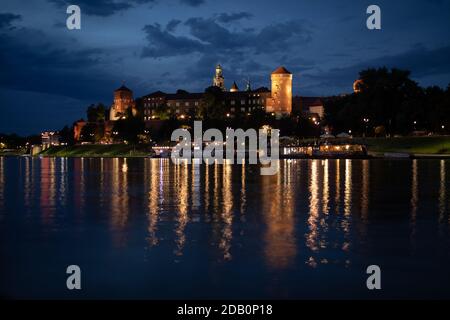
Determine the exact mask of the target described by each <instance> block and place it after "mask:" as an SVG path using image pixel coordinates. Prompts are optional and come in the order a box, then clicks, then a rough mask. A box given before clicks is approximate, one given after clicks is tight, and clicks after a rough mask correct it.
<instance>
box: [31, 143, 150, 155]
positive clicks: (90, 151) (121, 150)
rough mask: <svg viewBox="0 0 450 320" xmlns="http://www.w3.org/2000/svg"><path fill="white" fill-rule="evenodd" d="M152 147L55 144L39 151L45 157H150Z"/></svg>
mask: <svg viewBox="0 0 450 320" xmlns="http://www.w3.org/2000/svg"><path fill="white" fill-rule="evenodd" d="M152 154H153V152H152V150H151V148H150V147H147V146H131V145H127V144H112V145H75V146H54V147H51V148H49V149H46V150H44V151H42V152H41V153H39V155H40V156H44V157H92V158H96V157H103V158H108V157H130V158H132V157H150V156H151V155H152Z"/></svg>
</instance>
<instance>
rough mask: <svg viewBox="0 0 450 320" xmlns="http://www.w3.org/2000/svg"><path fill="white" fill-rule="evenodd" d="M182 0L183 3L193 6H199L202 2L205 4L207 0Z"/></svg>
mask: <svg viewBox="0 0 450 320" xmlns="http://www.w3.org/2000/svg"><path fill="white" fill-rule="evenodd" d="M180 2H181V3H183V4H187V5H189V6H191V7H198V6H200V5H202V4H204V3H205V2H206V1H205V0H180Z"/></svg>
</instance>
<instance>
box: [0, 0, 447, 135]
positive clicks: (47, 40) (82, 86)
mask: <svg viewBox="0 0 450 320" xmlns="http://www.w3.org/2000/svg"><path fill="white" fill-rule="evenodd" d="M68 4H77V5H79V6H80V7H81V14H82V18H81V20H82V21H81V30H68V29H67V28H66V18H67V16H68V15H67V14H66V8H67V5H68ZM370 4H377V5H379V6H380V7H381V13H382V30H375V31H370V30H368V29H367V28H366V19H367V16H368V15H367V14H366V9H367V7H368V5H370ZM449 35H450V0H433V1H431V0H429V1H425V0H422V1H411V0H408V1H407V0H401V1H392V0H391V1H381V0H375V1H373V0H371V1H356V0H353V1H350V0H341V1H336V0H314V1H311V0H277V1H264V0H239V1H235V0H225V1H219V0H133V1H125V0H99V1H90V0H74V1H71V2H70V3H69V2H68V1H64V0H30V1H25V0H6V1H5V0H2V6H1V8H0V101H1V105H0V132H3V133H12V132H16V133H19V134H31V133H39V132H40V131H42V130H54V129H60V128H62V127H63V126H64V125H66V124H68V125H70V124H72V123H73V122H74V121H75V120H77V119H79V118H82V117H85V112H84V111H85V109H86V107H87V106H88V105H89V104H90V103H97V102H103V103H104V104H106V105H107V106H109V105H110V104H111V102H112V92H113V90H114V89H116V88H117V87H119V86H120V85H121V84H122V81H125V84H126V85H127V86H128V87H129V88H131V89H132V90H133V91H134V94H135V97H138V96H142V95H144V94H148V93H151V92H153V91H156V90H162V91H166V92H175V91H176V90H177V89H185V90H188V91H191V92H195V91H203V90H204V88H206V87H207V86H209V85H211V81H212V77H213V74H214V67H215V64H217V63H221V64H222V65H223V67H224V76H225V81H226V85H227V86H228V87H230V86H231V84H232V82H233V81H236V82H237V83H238V85H239V86H240V87H241V88H244V87H245V84H244V79H246V78H250V80H251V82H252V86H253V87H254V88H255V87H259V86H267V87H269V86H270V73H271V71H273V70H274V69H275V68H276V67H277V66H279V65H284V66H286V68H287V69H289V70H290V71H291V72H292V73H293V74H294V94H298V95H303V96H326V95H332V94H341V93H348V92H351V88H352V83H353V81H354V80H355V79H356V78H357V76H358V72H359V71H360V70H362V69H364V68H366V67H381V66H384V65H385V66H388V67H393V66H396V67H399V68H406V69H409V70H411V72H412V78H413V79H415V80H416V81H418V82H419V84H420V85H423V86H428V85H439V86H441V87H446V86H447V85H448V84H449V83H450V58H449V57H450V40H449V39H450V37H449Z"/></svg>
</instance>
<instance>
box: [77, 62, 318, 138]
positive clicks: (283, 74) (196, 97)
mask: <svg viewBox="0 0 450 320" xmlns="http://www.w3.org/2000/svg"><path fill="white" fill-rule="evenodd" d="M270 78H271V89H270V90H269V89H268V88H266V87H260V88H257V89H252V88H251V85H250V82H249V81H248V82H247V83H246V86H245V90H240V89H239V87H238V85H237V83H236V82H233V84H232V85H231V87H230V89H229V90H227V89H226V86H225V77H224V74H223V69H222V66H221V65H220V64H219V65H217V66H216V69H215V75H214V78H213V81H212V86H213V87H216V88H218V90H220V100H221V101H220V102H221V103H222V105H223V106H224V109H225V110H226V111H225V112H226V116H227V117H231V118H233V117H235V116H237V114H239V113H240V114H245V115H247V116H251V114H252V112H253V111H255V110H257V109H259V110H261V109H262V110H265V112H267V113H271V114H273V115H274V116H276V117H277V118H281V117H283V116H289V115H291V114H292V113H293V112H295V113H296V114H299V113H304V114H309V115H310V116H311V117H317V118H318V119H319V118H322V117H323V114H324V109H323V103H322V100H321V99H320V98H317V97H299V96H296V97H293V95H292V81H293V74H292V73H291V72H289V71H288V70H287V69H286V68H285V67H282V66H280V67H278V68H277V69H276V70H275V71H273V72H272V73H271V76H270ZM205 95H206V93H204V92H203V93H189V92H186V91H183V90H179V91H177V92H176V93H165V92H162V91H156V92H153V93H150V94H148V95H145V96H143V97H141V98H138V99H136V100H135V99H134V98H133V92H132V90H130V89H129V88H127V87H126V86H125V85H122V86H121V87H120V88H118V89H116V90H115V91H114V100H113V103H112V105H111V108H110V110H109V119H107V120H108V121H107V123H106V125H105V134H106V135H109V134H110V133H111V132H110V131H111V130H112V127H113V124H114V121H117V120H119V119H121V118H124V117H126V114H127V112H128V110H131V111H132V112H133V114H136V113H137V110H140V111H141V112H142V113H143V119H144V121H145V123H146V126H147V127H152V122H155V121H157V120H159V117H158V114H159V111H160V110H161V108H162V109H165V110H166V111H167V113H168V114H171V115H173V116H175V117H176V118H178V119H186V118H188V117H190V115H192V114H195V109H196V108H199V107H200V106H201V104H202V103H203V101H204V99H205ZM85 124H86V123H85V122H83V121H79V122H77V123H76V124H75V140H79V138H80V133H81V129H82V127H83V126H84V125H85ZM77 133H78V134H77Z"/></svg>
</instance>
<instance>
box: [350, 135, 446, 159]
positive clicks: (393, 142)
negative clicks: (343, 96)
mask: <svg viewBox="0 0 450 320" xmlns="http://www.w3.org/2000/svg"><path fill="white" fill-rule="evenodd" d="M352 140H353V141H355V142H357V143H361V144H365V145H366V146H367V150H368V151H369V152H371V153H375V154H381V155H382V154H385V153H408V154H410V155H422V156H427V155H450V136H431V137H399V138H354V139H352Z"/></svg>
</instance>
